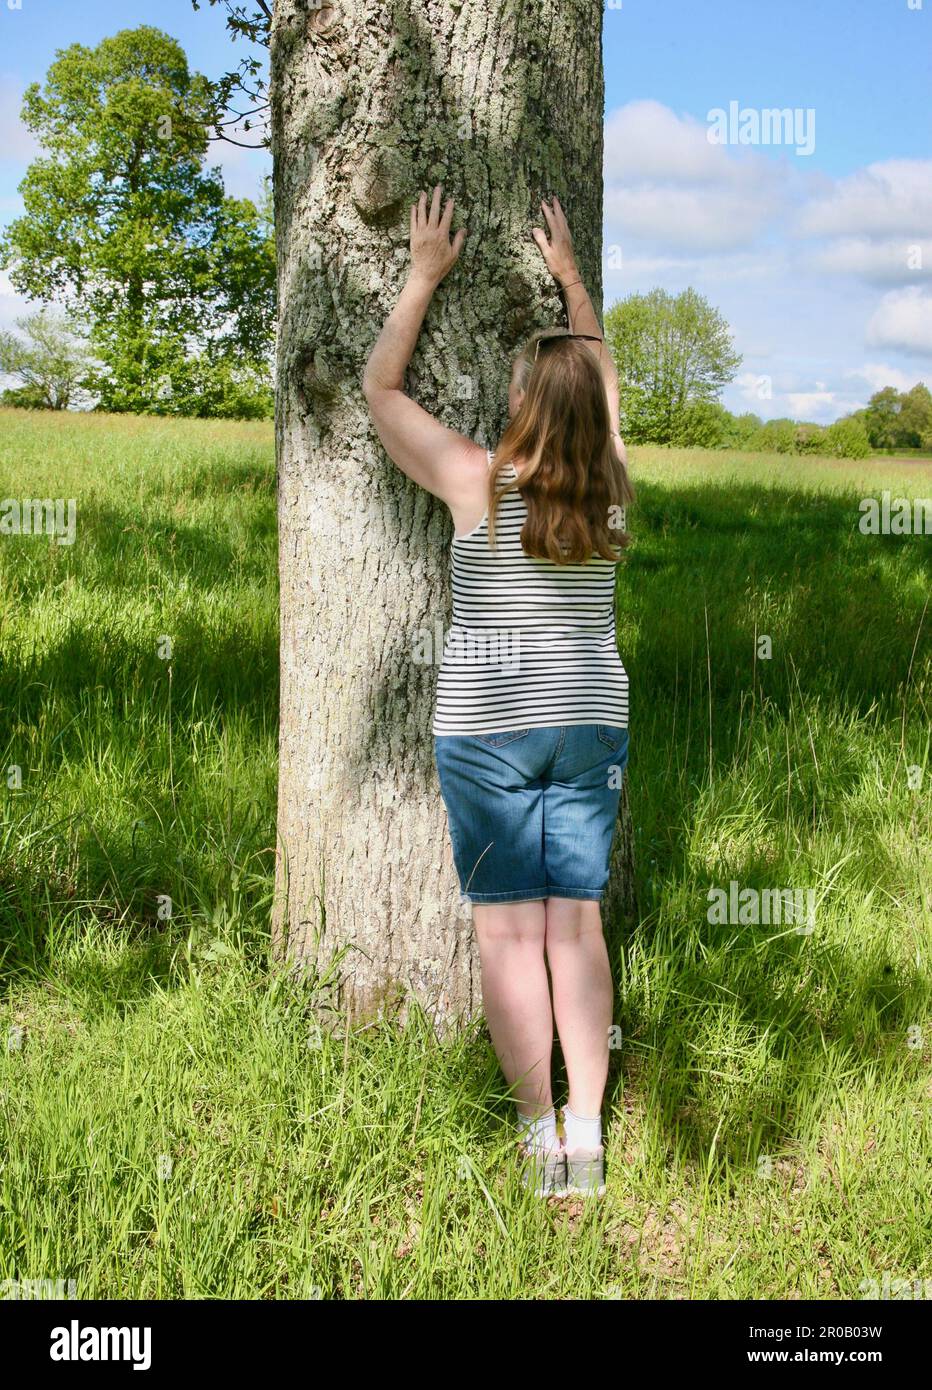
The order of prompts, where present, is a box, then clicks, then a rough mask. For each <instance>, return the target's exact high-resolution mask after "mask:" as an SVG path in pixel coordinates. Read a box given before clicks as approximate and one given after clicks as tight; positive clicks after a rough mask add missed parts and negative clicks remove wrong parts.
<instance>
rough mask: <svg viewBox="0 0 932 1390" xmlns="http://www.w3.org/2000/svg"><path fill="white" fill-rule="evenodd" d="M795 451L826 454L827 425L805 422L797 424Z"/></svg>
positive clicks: (797, 452)
mask: <svg viewBox="0 0 932 1390" xmlns="http://www.w3.org/2000/svg"><path fill="white" fill-rule="evenodd" d="M793 452H794V453H795V454H824V453H825V452H826V443H825V426H824V425H813V424H807V423H805V422H804V423H802V424H799V425H797V426H796V437H795V439H794V441H793Z"/></svg>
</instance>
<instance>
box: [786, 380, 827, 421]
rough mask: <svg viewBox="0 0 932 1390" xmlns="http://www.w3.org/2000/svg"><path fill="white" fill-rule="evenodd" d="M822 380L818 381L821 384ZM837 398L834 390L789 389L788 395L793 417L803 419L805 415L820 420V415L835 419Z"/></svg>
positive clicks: (790, 411) (787, 399) (817, 383)
mask: <svg viewBox="0 0 932 1390" xmlns="http://www.w3.org/2000/svg"><path fill="white" fill-rule="evenodd" d="M822 384H823V383H822V382H816V385H817V386H821V385H822ZM836 400H837V397H836V394H835V392H834V391H824V390H822V391H789V392H787V395H786V401H787V405H788V406H789V410H788V412H787V413H788V414H789V415H790V416H791V417H792V418H793V419H802V418H803V417H804V416H808V417H810V418H814V419H815V420H818V418H819V417H820V416H822V417H823V418H826V419H834V418H835V415H836V414H837V408H835V402H836Z"/></svg>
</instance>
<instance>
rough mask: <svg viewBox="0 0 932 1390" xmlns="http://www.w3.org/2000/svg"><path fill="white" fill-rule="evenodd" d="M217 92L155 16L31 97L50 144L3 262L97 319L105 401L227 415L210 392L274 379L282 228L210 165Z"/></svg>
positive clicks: (59, 68) (28, 283)
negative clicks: (276, 238) (234, 194)
mask: <svg viewBox="0 0 932 1390" xmlns="http://www.w3.org/2000/svg"><path fill="white" fill-rule="evenodd" d="M217 103H218V96H217V92H216V91H215V89H214V87H213V86H212V85H211V83H210V82H209V81H208V80H207V78H206V77H203V76H202V75H200V74H199V73H195V72H191V71H190V69H189V67H188V62H187V58H186V57H185V54H184V50H183V49H182V48H181V47H180V45H179V44H178V43H176V42H175V40H174V39H172V38H170V37H169V36H168V35H167V34H163V33H162V32H161V31H160V30H158V29H153V28H151V27H149V26H142V27H140V28H138V29H124V30H121V31H120V32H119V33H118V34H115V35H114V36H113V37H112V38H107V39H104V40H102V42H101V43H99V44H98V45H97V47H96V48H87V47H85V46H84V45H82V44H72V45H71V46H70V47H69V48H66V49H64V50H62V51H60V52H59V53H58V55H57V56H56V58H55V61H54V62H53V63H52V65H51V66H50V68H49V71H48V74H47V76H46V80H45V83H44V84H43V85H40V84H39V83H33V84H32V85H31V86H30V87H29V88H28V89H27V91H26V93H25V96H24V99H23V121H24V123H25V124H26V126H27V127H28V129H29V130H30V131H32V133H33V134H34V135H35V136H36V137H37V139H38V140H39V141H40V143H41V146H42V153H41V155H40V156H39V157H38V158H37V159H35V160H34V161H33V163H32V164H31V165H30V166H29V169H28V171H27V173H26V177H25V178H24V180H23V182H22V184H21V185H20V190H21V192H22V195H23V202H24V204H25V212H24V213H23V215H22V216H21V217H18V218H16V219H15V220H14V221H13V222H12V223H11V225H10V227H9V228H8V229H7V232H6V235H5V237H4V240H3V244H2V245H0V263H4V262H5V263H6V264H7V265H8V266H9V269H10V278H11V280H12V282H13V285H14V286H15V288H16V289H17V290H19V291H20V292H21V293H23V294H26V295H28V296H30V297H33V298H38V299H43V300H58V301H60V302H62V303H64V304H65V305H67V307H68V309H69V311H70V312H71V313H72V314H73V315H75V316H76V317H80V318H81V319H82V320H83V321H85V322H86V323H87V325H88V326H89V328H90V334H91V341H92V344H93V347H94V352H95V356H96V357H97V358H98V360H99V361H100V362H101V364H102V369H101V371H100V372H99V373H98V375H97V378H96V387H97V390H98V391H99V394H100V398H101V404H102V405H103V406H104V408H106V409H110V410H150V409H156V410H159V411H168V410H175V411H177V412H178V413H185V414H188V413H214V411H213V409H212V405H213V396H212V389H213V395H219V396H221V397H225V396H228V395H230V394H231V392H232V394H233V395H234V396H235V397H251V396H252V395H254V394H255V393H256V391H257V390H258V391H259V392H260V393H261V383H259V382H257V381H256V378H257V377H261V374H262V373H263V370H264V372H265V375H266V377H268V375H270V373H269V372H268V370H267V366H266V360H265V359H266V357H267V354H268V352H269V349H270V345H271V335H272V329H273V323H274V311H275V298H274V291H275V266H274V247H273V242H272V235H271V227H270V225H269V223H268V220H267V219H266V218H264V217H263V214H262V211H261V209H259V208H257V207H256V206H255V204H254V203H253V202H251V201H250V200H249V199H247V198H239V199H235V198H229V197H227V196H226V194H225V192H224V188H223V181H222V179H221V177H220V172H219V170H217V169H211V168H207V167H205V165H204V159H205V154H206V151H207V146H208V136H209V132H210V130H211V129H212V128H213V126H214V125H215V123H216V121H217V119H218V112H217ZM250 374H251V375H250ZM212 382H213V383H214V386H213V388H212ZM228 382H229V388H227V383H228ZM216 383H219V384H220V385H219V388H217V387H216ZM205 402H206V406H205ZM220 413H224V412H223V411H221V412H220ZM227 413H228V412H227ZM245 413H253V412H250V411H249V410H248V409H247V410H246V412H245Z"/></svg>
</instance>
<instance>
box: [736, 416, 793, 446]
mask: <svg viewBox="0 0 932 1390" xmlns="http://www.w3.org/2000/svg"><path fill="white" fill-rule="evenodd" d="M747 447H748V449H750V450H751V451H752V452H753V453H762V454H792V453H793V452H794V451H795V448H796V421H795V420H787V419H778V420H767V421H766V422H765V423H764V424H763V425H761V427H760V429H758V430H755V432H754V434H752V436H751V438H750V439H749V440H748V444H747Z"/></svg>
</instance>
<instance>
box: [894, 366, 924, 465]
mask: <svg viewBox="0 0 932 1390" xmlns="http://www.w3.org/2000/svg"><path fill="white" fill-rule="evenodd" d="M930 434H932V394H930V392H929V388H928V387H927V386H925V385H924V384H923V382H921V381H920V382H918V383H917V385H915V386H914V387H913V389H912V390H911V391H907V392H906V394H905V395H904V396H901V397H900V434H899V438H898V440H897V444H898V446H899V447H900V448H903V449H919V448H921V447H924V446H923V444H922V441H923V439H924V438H925V439H928V438H929V435H930Z"/></svg>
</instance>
